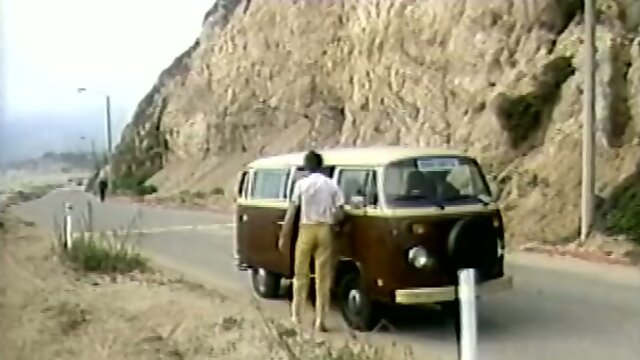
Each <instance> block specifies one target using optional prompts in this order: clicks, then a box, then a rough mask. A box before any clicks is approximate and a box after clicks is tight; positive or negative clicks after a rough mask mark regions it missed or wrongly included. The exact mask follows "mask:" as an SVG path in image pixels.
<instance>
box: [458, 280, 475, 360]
mask: <svg viewBox="0 0 640 360" xmlns="http://www.w3.org/2000/svg"><path fill="white" fill-rule="evenodd" d="M458 301H459V303H460V359H461V360H477V359H478V339H477V313H476V271H475V269H462V270H460V271H458Z"/></svg>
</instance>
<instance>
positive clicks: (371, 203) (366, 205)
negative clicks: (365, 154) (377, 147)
mask: <svg viewBox="0 0 640 360" xmlns="http://www.w3.org/2000/svg"><path fill="white" fill-rule="evenodd" d="M337 182H338V186H339V187H340V189H342V191H343V193H344V197H345V210H346V213H347V218H346V221H345V224H344V227H343V228H342V231H341V238H340V239H339V241H338V242H337V243H338V249H337V252H338V254H339V257H340V258H347V259H353V260H355V261H357V262H358V263H360V265H361V266H362V271H363V273H362V277H363V280H364V281H365V283H369V284H371V283H370V282H371V281H372V280H373V279H375V278H376V275H377V274H374V272H375V271H372V270H374V269H376V268H378V267H384V266H385V264H386V262H385V261H384V255H385V253H386V249H385V248H384V246H385V243H386V242H384V241H381V240H382V239H381V236H382V234H384V231H383V230H384V229H383V228H381V227H380V224H379V223H378V222H379V221H380V218H378V217H375V216H373V217H372V216H368V215H367V211H369V210H371V209H375V208H377V207H378V206H379V204H378V196H377V181H376V171H375V170H374V169H367V168H361V169H360V168H358V169H356V168H351V169H350V168H344V169H340V171H339V172H338V174H337ZM356 199H357V200H358V201H355V200H356ZM362 201H364V202H362ZM356 203H357V205H356Z"/></svg>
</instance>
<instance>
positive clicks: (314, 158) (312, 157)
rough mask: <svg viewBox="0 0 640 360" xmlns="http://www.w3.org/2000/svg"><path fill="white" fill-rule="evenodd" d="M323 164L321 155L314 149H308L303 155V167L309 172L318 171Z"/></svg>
mask: <svg viewBox="0 0 640 360" xmlns="http://www.w3.org/2000/svg"><path fill="white" fill-rule="evenodd" d="M322 165H323V160H322V155H320V154H318V153H317V152H315V151H314V150H310V151H308V152H307V153H306V154H305V155H304V168H305V170H307V171H310V172H317V171H320V169H321V168H322Z"/></svg>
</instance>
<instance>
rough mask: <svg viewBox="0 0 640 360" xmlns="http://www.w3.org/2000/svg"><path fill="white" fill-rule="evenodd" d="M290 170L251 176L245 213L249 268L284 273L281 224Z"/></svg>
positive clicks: (258, 173)
mask: <svg viewBox="0 0 640 360" xmlns="http://www.w3.org/2000/svg"><path fill="white" fill-rule="evenodd" d="M289 173H290V171H289V169H288V168H282V169H280V168H278V169H256V170H254V172H253V175H252V177H251V186H250V188H249V201H248V206H247V207H246V210H245V212H244V214H243V216H244V218H243V221H244V226H245V227H246V228H247V230H246V231H247V233H246V234H245V235H246V239H247V242H246V247H247V255H248V261H249V263H250V265H252V266H257V267H261V268H264V269H265V270H269V271H271V272H275V273H278V274H281V270H280V269H281V264H280V262H281V258H282V255H281V254H280V251H279V249H278V238H279V235H280V224H279V222H281V221H282V220H283V219H284V215H285V213H286V208H287V203H286V198H285V191H286V189H287V184H288V182H289V181H288V180H289Z"/></svg>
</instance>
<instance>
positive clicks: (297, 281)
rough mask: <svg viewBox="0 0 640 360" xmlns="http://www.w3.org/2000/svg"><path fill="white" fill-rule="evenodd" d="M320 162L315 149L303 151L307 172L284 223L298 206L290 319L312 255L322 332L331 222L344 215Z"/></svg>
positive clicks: (303, 291) (296, 316) (305, 288)
mask: <svg viewBox="0 0 640 360" xmlns="http://www.w3.org/2000/svg"><path fill="white" fill-rule="evenodd" d="M322 165H323V159H322V156H321V155H320V154H318V153H317V152H315V151H309V152H308V153H307V154H306V155H305V158H304V167H305V169H306V170H307V171H308V172H309V175H308V176H306V177H304V178H302V179H300V180H298V182H296V185H295V187H294V189H293V194H292V198H291V206H290V207H289V210H288V211H287V215H286V218H285V223H290V222H291V221H292V220H291V219H293V217H294V214H295V211H296V209H297V208H299V209H300V227H299V233H298V239H297V242H296V246H295V260H294V276H293V301H292V304H291V320H292V321H293V322H295V323H299V322H300V312H301V310H302V307H303V306H304V304H305V300H306V298H307V294H308V293H309V281H310V280H309V279H310V274H309V265H310V261H311V258H312V257H313V258H314V261H315V279H316V314H315V315H316V317H315V329H316V330H317V331H322V332H325V331H327V328H326V324H325V317H326V314H327V312H328V310H329V302H330V301H331V299H330V291H331V282H332V281H333V252H334V249H333V242H334V239H333V226H334V225H335V224H336V223H339V222H340V221H342V218H343V217H344V212H343V211H344V210H343V205H344V195H343V194H342V191H341V190H340V188H339V187H338V185H337V184H336V183H335V182H334V181H333V180H332V179H330V178H329V177H327V176H325V175H324V174H322V173H321V169H322ZM285 227H286V226H285ZM285 227H283V232H282V234H281V236H280V246H282V244H283V242H284V240H283V238H284V236H285V235H284V233H285V232H286V231H287V230H286V229H285Z"/></svg>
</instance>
